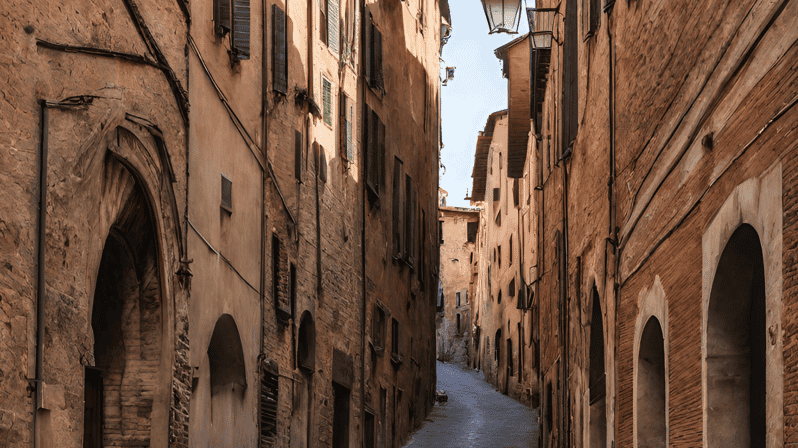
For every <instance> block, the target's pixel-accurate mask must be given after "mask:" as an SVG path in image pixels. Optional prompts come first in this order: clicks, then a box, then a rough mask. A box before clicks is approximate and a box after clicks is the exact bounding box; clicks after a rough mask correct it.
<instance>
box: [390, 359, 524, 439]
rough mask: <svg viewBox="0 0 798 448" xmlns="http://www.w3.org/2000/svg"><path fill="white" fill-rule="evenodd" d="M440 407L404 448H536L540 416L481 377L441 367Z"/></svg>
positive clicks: (453, 366) (453, 367) (454, 367)
mask: <svg viewBox="0 0 798 448" xmlns="http://www.w3.org/2000/svg"><path fill="white" fill-rule="evenodd" d="M438 390H445V391H446V393H447V394H448V395H449V401H448V402H446V403H436V404H435V407H434V408H433V409H432V412H430V414H429V416H428V417H427V419H426V420H425V421H424V424H423V425H422V426H421V428H419V429H418V431H416V432H415V433H414V434H413V435H412V436H411V438H410V441H409V442H408V443H407V445H405V448H446V447H451V448H481V447H487V448H537V441H538V424H537V410H532V409H530V408H528V407H526V406H524V405H522V404H521V403H518V402H517V401H515V400H513V399H512V398H509V397H507V396H505V395H502V394H500V393H499V392H497V391H496V390H495V389H493V386H491V385H490V384H488V383H486V382H485V381H484V380H483V379H482V373H481V372H476V371H474V370H471V369H469V368H466V367H463V366H460V365H458V364H444V363H441V362H438Z"/></svg>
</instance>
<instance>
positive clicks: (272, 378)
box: [260, 369, 280, 448]
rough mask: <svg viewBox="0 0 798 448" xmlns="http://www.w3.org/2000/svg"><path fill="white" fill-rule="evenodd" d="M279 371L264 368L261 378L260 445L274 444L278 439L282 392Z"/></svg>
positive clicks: (262, 446)
mask: <svg viewBox="0 0 798 448" xmlns="http://www.w3.org/2000/svg"><path fill="white" fill-rule="evenodd" d="M278 380H279V376H278V374H277V372H272V371H270V370H267V369H264V371H263V376H262V377H261V380H260V446H261V448H267V447H272V446H274V444H275V442H276V441H277V409H278V399H279V393H280V384H279V381H278Z"/></svg>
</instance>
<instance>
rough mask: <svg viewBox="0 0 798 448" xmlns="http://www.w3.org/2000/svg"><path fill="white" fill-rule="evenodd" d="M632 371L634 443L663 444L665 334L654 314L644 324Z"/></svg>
mask: <svg viewBox="0 0 798 448" xmlns="http://www.w3.org/2000/svg"><path fill="white" fill-rule="evenodd" d="M636 362H637V371H636V375H635V383H636V384H635V387H636V391H635V414H636V415H635V419H636V420H635V424H636V426H635V432H636V437H635V439H636V440H635V446H636V447H637V448H665V447H666V446H667V445H666V443H667V413H668V411H667V407H666V390H665V385H666V380H665V375H666V371H665V338H664V336H663V332H662V326H661V325H660V323H659V320H658V319H657V318H656V317H653V316H652V317H650V318H649V319H648V321H647V322H646V326H645V327H644V328H643V333H642V336H641V338H640V349H639V351H638V355H637V359H636Z"/></svg>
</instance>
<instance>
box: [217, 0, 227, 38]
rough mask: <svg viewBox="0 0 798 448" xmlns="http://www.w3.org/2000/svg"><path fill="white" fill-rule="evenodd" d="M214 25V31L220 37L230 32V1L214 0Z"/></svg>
mask: <svg viewBox="0 0 798 448" xmlns="http://www.w3.org/2000/svg"><path fill="white" fill-rule="evenodd" d="M213 23H214V31H215V32H216V34H218V35H219V36H224V35H225V34H227V32H228V31H230V0H214V2H213Z"/></svg>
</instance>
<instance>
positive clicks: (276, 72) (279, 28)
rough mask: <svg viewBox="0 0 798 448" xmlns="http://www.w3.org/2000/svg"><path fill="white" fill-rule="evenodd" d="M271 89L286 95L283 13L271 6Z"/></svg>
mask: <svg viewBox="0 0 798 448" xmlns="http://www.w3.org/2000/svg"><path fill="white" fill-rule="evenodd" d="M272 21H273V26H272V33H273V35H272V88H273V89H274V90H275V91H277V92H280V93H282V94H283V95H287V94H288V46H287V45H288V42H287V39H286V27H285V12H283V10H282V9H280V7H279V6H277V5H272Z"/></svg>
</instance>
